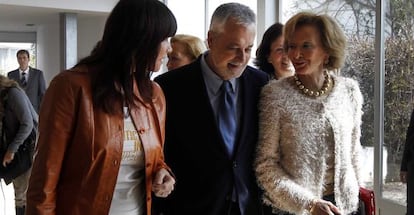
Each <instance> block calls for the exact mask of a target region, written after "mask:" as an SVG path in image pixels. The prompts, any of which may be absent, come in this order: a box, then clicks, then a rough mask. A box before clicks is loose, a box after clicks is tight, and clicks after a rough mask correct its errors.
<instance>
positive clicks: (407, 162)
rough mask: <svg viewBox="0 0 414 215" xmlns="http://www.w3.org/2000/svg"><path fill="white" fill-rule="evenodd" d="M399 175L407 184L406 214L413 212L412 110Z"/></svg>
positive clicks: (413, 121)
mask: <svg viewBox="0 0 414 215" xmlns="http://www.w3.org/2000/svg"><path fill="white" fill-rule="evenodd" d="M400 177H401V182H403V183H406V184H407V215H410V214H414V110H413V112H412V113H411V118H410V124H409V125H408V128H407V134H406V138H405V147H404V154H403V157H402V161H401V171H400Z"/></svg>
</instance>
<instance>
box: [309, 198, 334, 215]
mask: <svg viewBox="0 0 414 215" xmlns="http://www.w3.org/2000/svg"><path fill="white" fill-rule="evenodd" d="M313 204H314V205H313V206H312V209H311V211H310V212H311V214H312V215H337V214H341V212H340V211H339V209H338V208H337V207H336V206H335V205H334V204H332V202H329V201H325V200H323V199H317V200H314V202H313Z"/></svg>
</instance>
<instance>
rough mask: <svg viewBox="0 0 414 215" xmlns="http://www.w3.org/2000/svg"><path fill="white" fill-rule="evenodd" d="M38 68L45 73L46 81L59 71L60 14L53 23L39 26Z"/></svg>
mask: <svg viewBox="0 0 414 215" xmlns="http://www.w3.org/2000/svg"><path fill="white" fill-rule="evenodd" d="M36 33H37V53H36V57H37V68H38V69H40V70H42V71H43V72H44V74H45V79H46V83H49V82H50V80H51V79H52V78H53V77H54V76H55V75H56V74H57V73H58V72H59V68H60V53H59V16H58V15H56V17H54V19H53V21H52V22H51V24H46V25H42V26H38V27H37V31H36Z"/></svg>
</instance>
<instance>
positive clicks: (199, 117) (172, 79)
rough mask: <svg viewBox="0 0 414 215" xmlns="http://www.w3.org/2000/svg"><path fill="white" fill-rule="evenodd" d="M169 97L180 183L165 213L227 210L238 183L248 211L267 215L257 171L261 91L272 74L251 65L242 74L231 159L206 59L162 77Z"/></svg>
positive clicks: (171, 149) (170, 136) (172, 154)
mask: <svg viewBox="0 0 414 215" xmlns="http://www.w3.org/2000/svg"><path fill="white" fill-rule="evenodd" d="M155 81H157V82H158V83H159V84H160V85H161V87H162V89H163V90H164V93H165V97H166V100H167V118H166V139H165V159H166V162H167V164H168V165H170V167H171V168H172V171H173V173H174V174H175V176H176V187H175V189H174V191H173V193H172V194H171V195H170V197H168V198H167V199H166V201H165V202H164V203H165V205H164V206H163V207H164V209H165V210H164V214H174V215H175V214H177V215H182V214H198V215H204V214H205V215H220V214H224V213H223V210H225V207H226V206H225V203H226V199H228V198H229V197H230V196H231V191H232V187H233V184H235V187H236V189H237V192H238V202H239V207H240V208H241V212H242V214H243V215H258V214H262V207H261V203H260V202H261V201H260V199H259V196H260V195H259V189H258V186H257V184H256V179H255V176H254V172H253V156H254V153H255V149H256V142H257V136H258V110H257V103H258V99H259V93H260V90H261V88H262V86H263V85H265V84H266V83H267V81H268V77H267V75H266V73H264V72H262V71H259V70H256V69H254V68H252V67H247V68H246V70H245V71H244V72H243V74H242V76H241V77H240V90H241V97H239V98H241V101H240V102H242V110H241V111H242V114H241V122H240V123H241V124H240V131H239V134H240V135H239V136H238V139H237V143H236V144H237V145H236V148H235V155H234V158H233V159H232V158H229V157H228V155H227V153H226V149H225V145H224V142H223V140H222V137H221V134H220V131H219V130H218V128H217V124H216V120H215V115H214V112H213V109H212V107H211V104H210V100H209V97H208V94H207V91H206V86H205V83H204V80H203V76H202V72H201V66H200V57H199V58H198V59H197V60H196V61H195V62H193V63H191V64H189V65H187V66H184V67H181V68H179V69H177V70H173V71H169V72H167V73H165V74H162V75H160V76H158V77H157V78H156V79H155Z"/></svg>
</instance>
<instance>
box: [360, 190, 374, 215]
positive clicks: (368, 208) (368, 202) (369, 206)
mask: <svg viewBox="0 0 414 215" xmlns="http://www.w3.org/2000/svg"><path fill="white" fill-rule="evenodd" d="M359 199H360V200H361V201H362V202H364V205H365V214H366V215H375V195H374V191H373V190H370V189H367V188H364V187H360V188H359Z"/></svg>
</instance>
